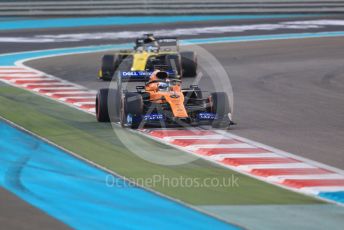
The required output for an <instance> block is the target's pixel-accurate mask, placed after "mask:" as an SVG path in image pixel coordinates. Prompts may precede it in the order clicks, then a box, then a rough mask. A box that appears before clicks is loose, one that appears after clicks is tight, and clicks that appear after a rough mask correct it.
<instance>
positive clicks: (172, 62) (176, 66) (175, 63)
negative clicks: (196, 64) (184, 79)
mask: <svg viewBox="0 0 344 230" xmlns="http://www.w3.org/2000/svg"><path fill="white" fill-rule="evenodd" d="M165 63H166V65H167V66H168V70H173V71H174V72H176V73H177V74H178V75H179V76H181V75H182V66H181V61H180V56H179V55H173V54H170V55H166V57H165Z"/></svg>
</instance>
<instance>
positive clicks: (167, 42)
mask: <svg viewBox="0 0 344 230" xmlns="http://www.w3.org/2000/svg"><path fill="white" fill-rule="evenodd" d="M154 38H155V41H156V42H157V43H158V45H159V46H160V47H176V49H177V51H179V40H178V38H177V37H154ZM135 45H136V47H139V46H143V45H147V44H145V42H144V38H137V39H136V42H135Z"/></svg>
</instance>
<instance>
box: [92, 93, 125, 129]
mask: <svg viewBox="0 0 344 230" xmlns="http://www.w3.org/2000/svg"><path fill="white" fill-rule="evenodd" d="M119 105H120V95H119V94H118V91H117V90H115V89H100V90H99V91H98V93H97V96H96V117H97V121H99V122H110V121H112V122H118V121H119V115H120V114H119Z"/></svg>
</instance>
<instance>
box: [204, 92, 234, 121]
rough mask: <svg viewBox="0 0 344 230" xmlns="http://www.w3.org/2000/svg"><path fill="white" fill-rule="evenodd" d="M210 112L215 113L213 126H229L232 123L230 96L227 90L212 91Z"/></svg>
mask: <svg viewBox="0 0 344 230" xmlns="http://www.w3.org/2000/svg"><path fill="white" fill-rule="evenodd" d="M209 102H210V112H212V113H214V114H215V120H214V121H213V122H212V127H213V128H227V127H228V126H230V124H231V120H230V119H229V114H230V113H231V107H230V104H229V99H228V96H227V94H226V93H225V92H216V93H211V95H210V98H209Z"/></svg>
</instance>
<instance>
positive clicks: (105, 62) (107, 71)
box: [99, 54, 118, 81]
mask: <svg viewBox="0 0 344 230" xmlns="http://www.w3.org/2000/svg"><path fill="white" fill-rule="evenodd" d="M117 59H118V57H117V55H113V54H105V55H104V56H103V58H102V67H101V73H100V74H99V78H100V79H102V80H104V81H109V80H111V79H112V78H113V75H114V73H115V71H116V65H115V63H116V62H117V61H116V60H117Z"/></svg>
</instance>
